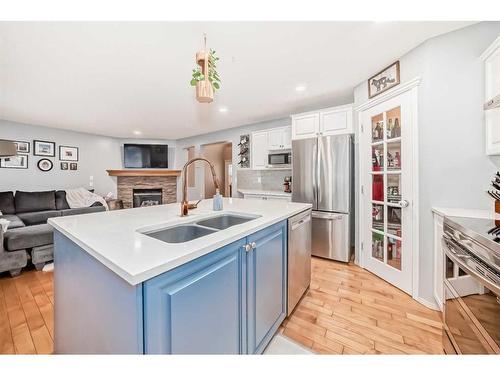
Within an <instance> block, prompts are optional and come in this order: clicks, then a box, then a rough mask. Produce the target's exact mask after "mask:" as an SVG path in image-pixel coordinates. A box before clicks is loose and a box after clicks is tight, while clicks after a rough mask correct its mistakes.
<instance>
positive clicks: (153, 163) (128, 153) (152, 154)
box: [123, 143, 168, 168]
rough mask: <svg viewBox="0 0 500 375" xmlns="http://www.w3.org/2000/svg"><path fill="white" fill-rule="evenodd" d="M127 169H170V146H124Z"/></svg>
mask: <svg viewBox="0 0 500 375" xmlns="http://www.w3.org/2000/svg"><path fill="white" fill-rule="evenodd" d="M123 164H124V165H125V168H168V145H148V144H132V143H126V144H124V145H123Z"/></svg>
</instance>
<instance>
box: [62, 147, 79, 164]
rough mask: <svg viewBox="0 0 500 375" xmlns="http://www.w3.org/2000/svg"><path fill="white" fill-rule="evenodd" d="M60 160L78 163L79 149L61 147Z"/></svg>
mask: <svg viewBox="0 0 500 375" xmlns="http://www.w3.org/2000/svg"><path fill="white" fill-rule="evenodd" d="M59 160H64V161H78V147H70V146H59Z"/></svg>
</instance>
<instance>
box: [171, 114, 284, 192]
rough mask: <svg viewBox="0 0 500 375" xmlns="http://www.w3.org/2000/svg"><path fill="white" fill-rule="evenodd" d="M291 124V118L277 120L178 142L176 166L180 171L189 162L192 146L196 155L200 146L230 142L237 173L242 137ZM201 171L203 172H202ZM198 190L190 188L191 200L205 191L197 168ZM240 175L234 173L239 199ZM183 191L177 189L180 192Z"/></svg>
mask: <svg viewBox="0 0 500 375" xmlns="http://www.w3.org/2000/svg"><path fill="white" fill-rule="evenodd" d="M290 124H291V119H290V118H283V119H277V120H272V121H266V122H260V123H257V124H250V125H244V126H240V127H237V128H232V129H226V130H221V131H218V132H214V133H208V134H203V135H199V136H195V137H189V138H183V139H179V140H177V143H176V156H175V158H176V165H177V168H178V169H180V168H182V166H183V165H184V163H185V162H186V161H187V152H186V150H185V149H186V148H187V147H190V146H194V147H195V150H196V151H195V152H196V155H199V153H200V146H201V145H204V144H208V143H215V142H223V141H228V142H232V143H233V168H234V171H235V172H236V168H237V163H238V161H239V157H238V152H239V147H236V145H237V144H238V143H239V142H240V135H243V134H250V133H251V132H253V131H256V130H264V129H270V128H277V127H280V126H287V125H290ZM200 171H201V172H200ZM195 174H196V188H190V189H189V190H190V192H189V197H190V199H198V198H199V197H200V194H201V193H200V192H202V191H204V190H203V189H204V187H203V181H202V180H203V169H202V168H201V169H200V167H197V169H196V172H195ZM237 176H238V173H233V196H234V197H238V196H239V194H238V192H237V191H238V177H237ZM180 190H181V189H177V191H178V192H180Z"/></svg>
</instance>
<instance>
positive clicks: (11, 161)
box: [0, 139, 80, 172]
mask: <svg viewBox="0 0 500 375" xmlns="http://www.w3.org/2000/svg"><path fill="white" fill-rule="evenodd" d="M11 141H12V142H14V143H15V145H16V150H17V155H14V156H8V157H3V158H0V168H8V169H28V166H29V165H30V163H31V162H36V166H37V168H38V170H40V171H41V172H50V171H51V170H54V168H59V169H61V170H62V171H76V170H78V161H79V157H80V156H79V149H78V147H75V146H70V145H58V144H56V142H52V141H48V140H40V139H34V140H31V141H24V140H11ZM30 157H36V160H35V159H34V161H32V160H30Z"/></svg>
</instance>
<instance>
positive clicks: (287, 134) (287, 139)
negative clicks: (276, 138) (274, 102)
mask: <svg viewBox="0 0 500 375" xmlns="http://www.w3.org/2000/svg"><path fill="white" fill-rule="evenodd" d="M283 148H285V149H286V148H292V127H291V126H287V127H285V128H283Z"/></svg>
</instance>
